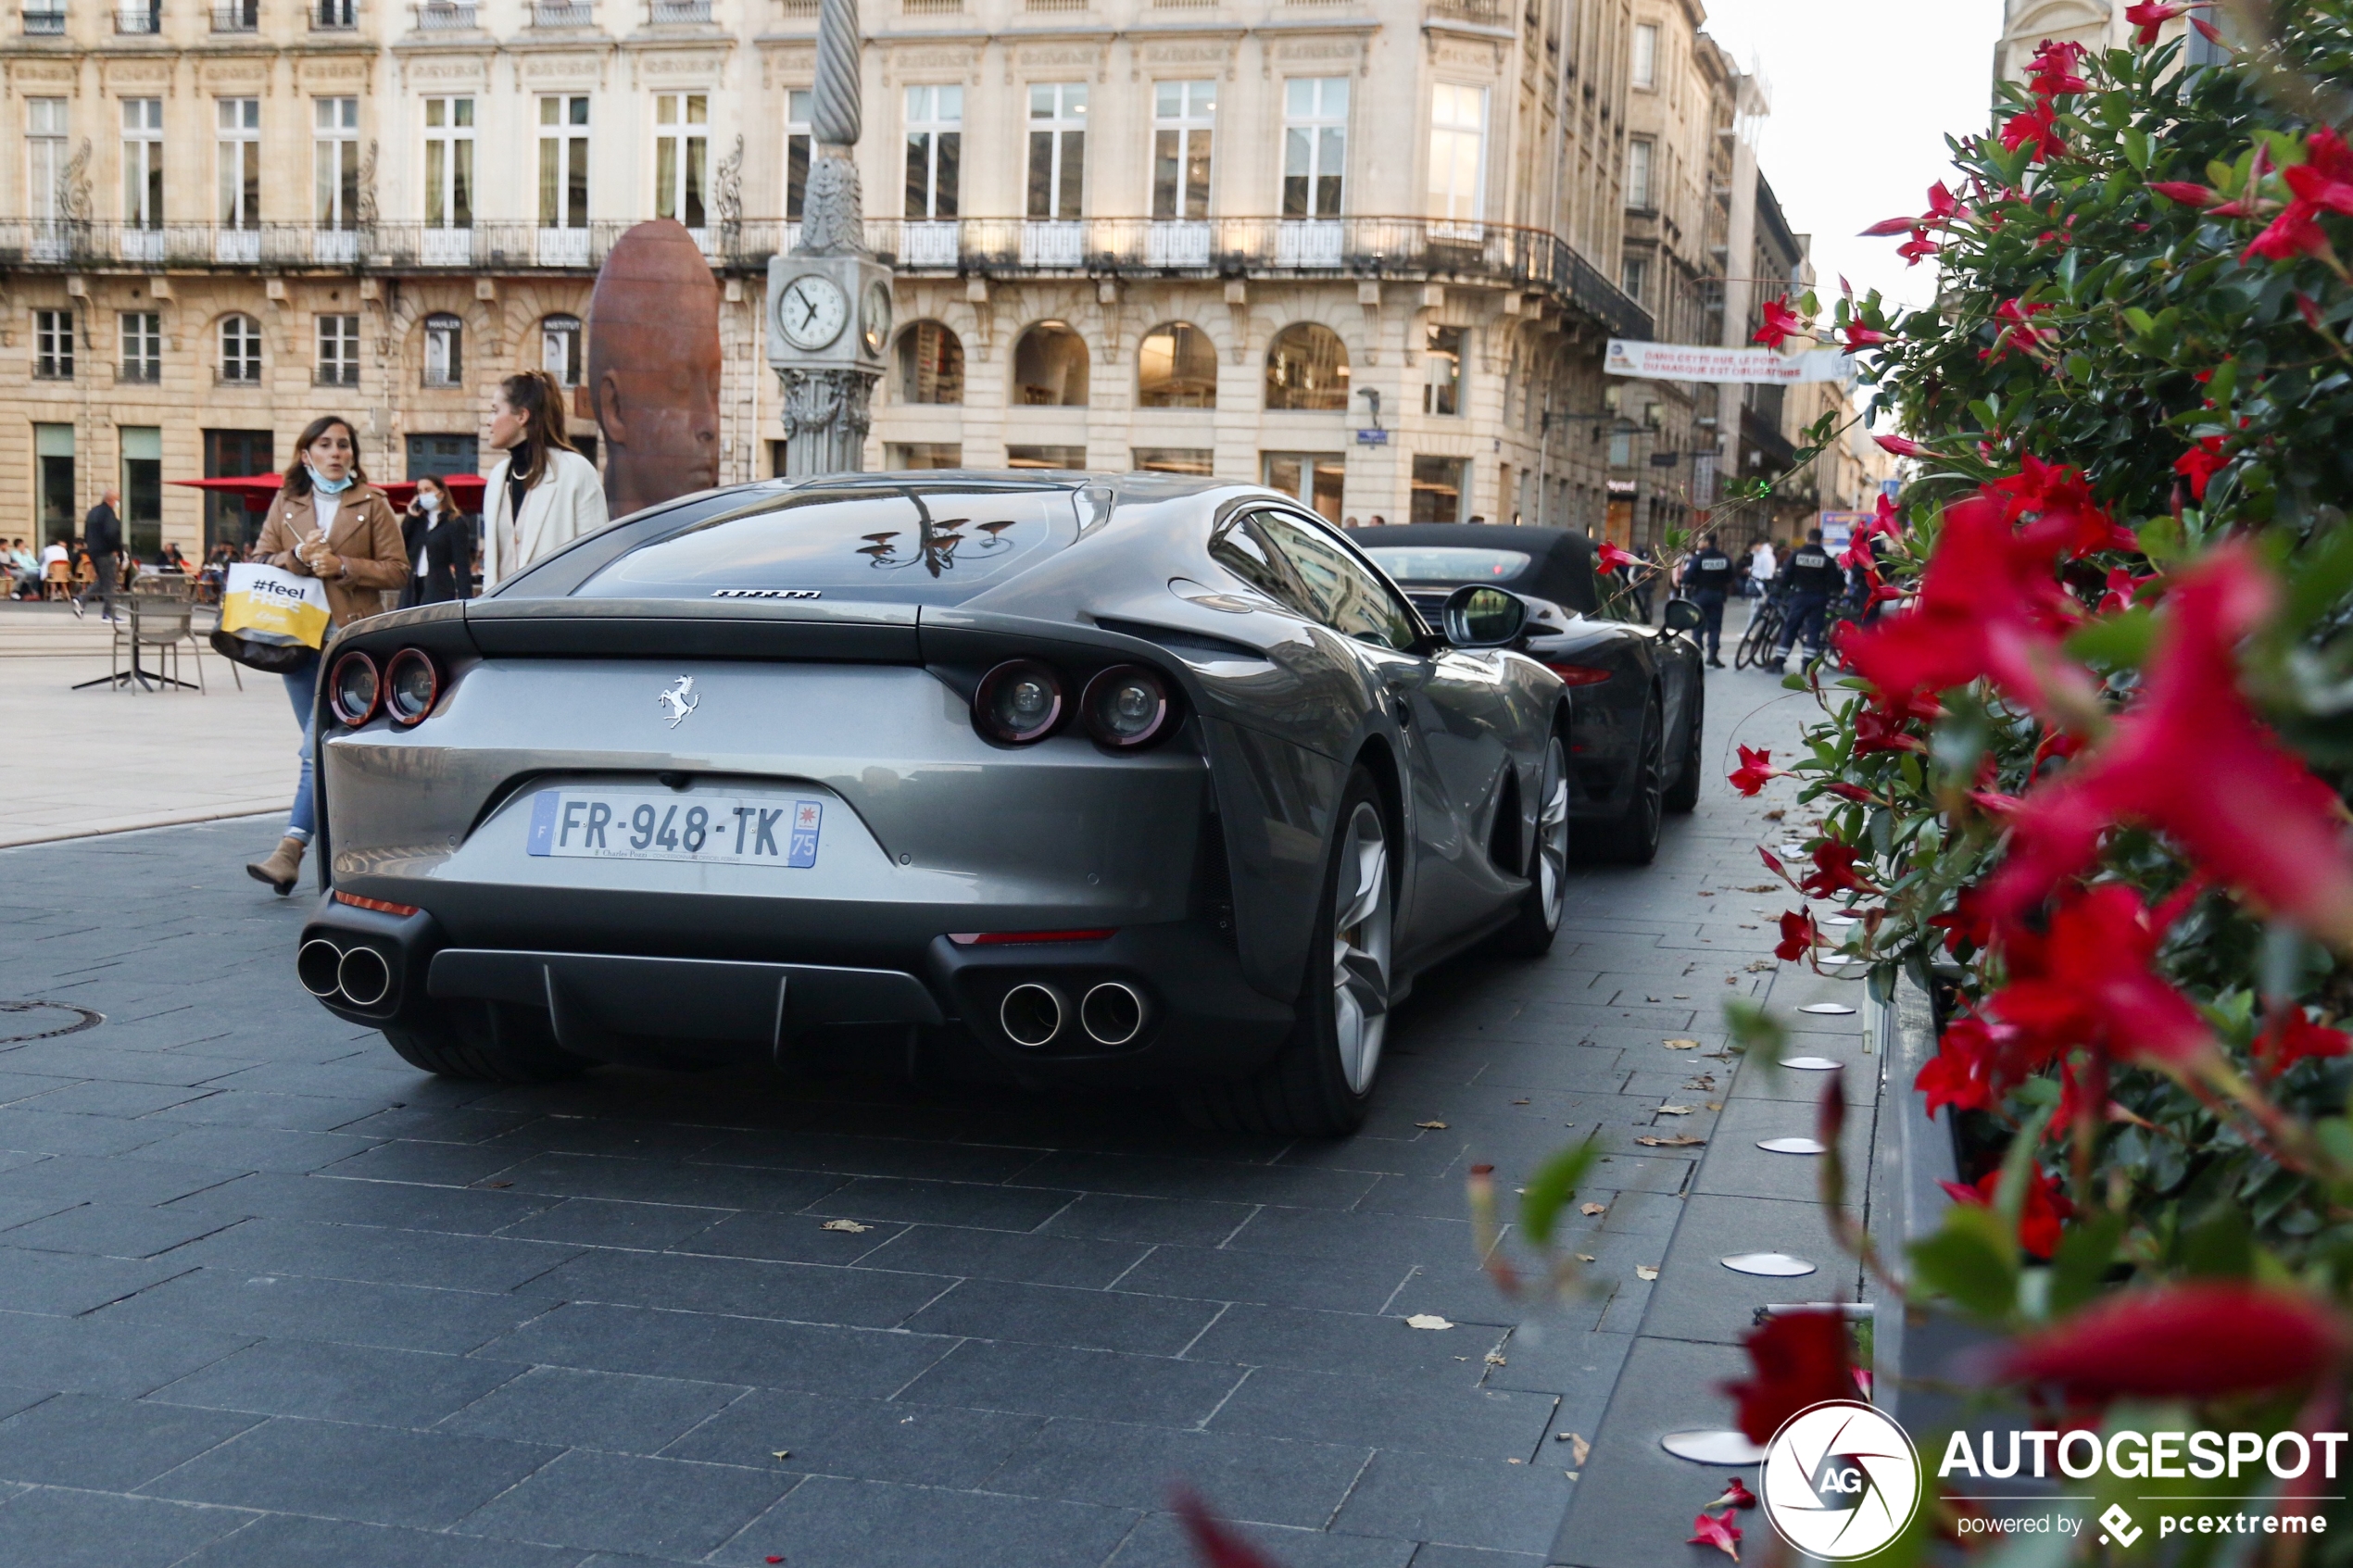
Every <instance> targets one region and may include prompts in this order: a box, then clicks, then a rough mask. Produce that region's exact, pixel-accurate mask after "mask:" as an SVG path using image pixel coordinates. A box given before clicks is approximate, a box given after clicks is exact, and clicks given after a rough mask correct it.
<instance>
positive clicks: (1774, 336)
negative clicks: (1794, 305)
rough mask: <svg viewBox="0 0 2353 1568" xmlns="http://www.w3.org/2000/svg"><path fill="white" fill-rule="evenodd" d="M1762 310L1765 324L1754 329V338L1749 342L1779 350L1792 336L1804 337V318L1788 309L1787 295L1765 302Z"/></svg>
mask: <svg viewBox="0 0 2353 1568" xmlns="http://www.w3.org/2000/svg"><path fill="white" fill-rule="evenodd" d="M1764 309H1765V324H1764V325H1763V326H1761V327H1759V328H1757V329H1756V336H1755V338H1753V339H1751V340H1750V341H1752V342H1755V343H1761V344H1763V345H1765V346H1766V347H1768V348H1779V347H1780V346H1781V345H1783V344H1785V343H1787V342H1788V341H1789V340H1790V338H1791V336H1792V335H1793V334H1794V335H1797V336H1800V337H1803V336H1805V335H1806V318H1805V317H1803V316H1800V315H1799V314H1798V313H1797V312H1796V311H1794V310H1792V309H1791V308H1790V307H1789V296H1788V295H1782V296H1781V297H1780V298H1779V299H1768V300H1767V301H1766V302H1765V307H1764Z"/></svg>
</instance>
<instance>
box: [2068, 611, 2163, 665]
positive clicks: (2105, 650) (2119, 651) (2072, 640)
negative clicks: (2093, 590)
mask: <svg viewBox="0 0 2353 1568" xmlns="http://www.w3.org/2000/svg"><path fill="white" fill-rule="evenodd" d="M2156 634H2157V612H2156V611H2155V610H2154V609H2152V608H2150V607H2148V606H2147V605H2134V606H2133V608H2130V609H2125V610H2119V611H2117V612H2116V613H2115V614H2113V615H2103V616H2101V617H2100V618H2099V619H2098V620H2096V621H2090V622H2088V623H2086V624H2085V625H2084V626H2082V628H2080V629H2079V630H2078V631H2076V632H2075V633H2074V634H2073V635H2071V636H2070V637H2069V638H2068V639H2067V651H2068V652H2069V653H2070V655H2072V656H2073V657H2074V658H2077V659H2082V660H2083V661H2084V662H2085V663H2087V664H2098V665H2105V666H2107V667H2108V668H2109V669H2111V670H2138V669H2139V668H2140V667H2141V663H2142V661H2143V660H2145V659H2147V658H2148V652H2149V644H2150V642H2151V640H2152V639H2153V638H2154V637H2155V636H2156Z"/></svg>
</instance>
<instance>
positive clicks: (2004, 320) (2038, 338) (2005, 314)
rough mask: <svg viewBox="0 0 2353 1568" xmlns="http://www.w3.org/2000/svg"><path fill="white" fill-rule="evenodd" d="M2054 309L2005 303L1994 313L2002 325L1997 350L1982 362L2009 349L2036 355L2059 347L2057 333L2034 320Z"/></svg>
mask: <svg viewBox="0 0 2353 1568" xmlns="http://www.w3.org/2000/svg"><path fill="white" fill-rule="evenodd" d="M2048 237H2049V236H2048V235H2045V238H2046V239H2047V238H2048ZM2049 308H2050V304H2049V302H2048V301H2040V302H2037V303H2035V304H2033V305H2029V304H2026V303H2025V302H2024V301H2022V300H2016V299H2006V300H2004V301H2002V303H2001V304H2000V305H1999V306H1997V307H1994V320H1995V321H1997V322H1998V323H2000V328H1999V330H1998V331H1997V332H1995V333H1994V346H1993V347H1991V348H1989V349H1987V350H1985V351H1984V353H1982V354H1981V355H1979V356H1978V358H1981V359H1982V358H1988V357H1990V356H1993V355H1995V354H1999V353H2001V352H2002V350H2004V349H2005V348H2022V349H2024V350H2026V352H2028V353H2029V354H2032V353H2033V352H2034V351H2035V350H2037V349H2040V348H2048V347H2050V346H2051V345H2054V344H2056V343H2057V342H2058V338H2057V334H2056V333H2053V332H2045V331H2044V330H2043V329H2041V328H2039V327H2037V326H2035V325H2034V318H2035V317H2037V316H2040V315H2041V314H2043V312H2045V310H2048V309H2049Z"/></svg>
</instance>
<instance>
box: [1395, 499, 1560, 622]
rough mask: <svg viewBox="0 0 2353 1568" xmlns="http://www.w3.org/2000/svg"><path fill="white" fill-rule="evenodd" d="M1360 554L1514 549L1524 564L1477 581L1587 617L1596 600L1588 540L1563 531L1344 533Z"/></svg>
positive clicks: (1450, 526) (1443, 526)
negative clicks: (1502, 574) (1513, 571)
mask: <svg viewBox="0 0 2353 1568" xmlns="http://www.w3.org/2000/svg"><path fill="white" fill-rule="evenodd" d="M1349 537H1350V538H1351V539H1353V541H1355V543H1356V545H1357V546H1358V547H1359V548H1361V549H1366V550H1389V549H1424V550H1428V549H1447V550H1516V551H1518V552H1519V553H1520V554H1522V555H1525V556H1527V557H1528V558H1529V560H1528V565H1527V566H1526V567H1524V568H1523V569H1521V571H1519V572H1518V573H1517V574H1516V576H1512V577H1506V578H1502V579H1500V580H1498V579H1489V578H1481V579H1479V581H1481V582H1490V581H1494V582H1498V583H1499V585H1500V586H1503V587H1506V588H1510V589H1512V590H1513V591H1514V592H1516V593H1522V594H1528V595H1531V596H1534V597H1536V598H1540V599H1550V600H1552V601H1553V602H1554V604H1556V605H1559V606H1561V607H1562V608H1566V609H1573V610H1578V611H1579V612H1581V613H1583V614H1587V615H1591V614H1592V613H1594V611H1595V610H1596V609H1597V608H1598V607H1599V605H1600V602H1601V601H1600V597H1599V596H1598V594H1597V593H1596V591H1595V588H1594V585H1593V542H1592V540H1591V539H1588V538H1586V537H1585V536H1584V535H1583V534H1581V533H1569V532H1568V531H1567V529H1563V528H1514V527H1512V526H1511V525H1510V524H1508V523H1502V524H1496V523H1483V522H1406V523H1390V524H1389V525H1387V526H1385V527H1381V528H1359V529H1357V530H1355V531H1354V532H1353V533H1350V534H1349Z"/></svg>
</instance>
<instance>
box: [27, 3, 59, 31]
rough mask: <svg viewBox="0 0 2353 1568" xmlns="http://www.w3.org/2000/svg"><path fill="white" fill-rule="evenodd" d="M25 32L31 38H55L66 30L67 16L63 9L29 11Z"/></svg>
mask: <svg viewBox="0 0 2353 1568" xmlns="http://www.w3.org/2000/svg"><path fill="white" fill-rule="evenodd" d="M24 30H25V32H26V34H27V35H28V36H29V37H34V38H54V37H57V35H59V34H61V33H63V32H64V31H65V30H66V14H65V11H64V9H63V8H62V7H60V8H59V9H57V10H54V11H27V12H25V14H24Z"/></svg>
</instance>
